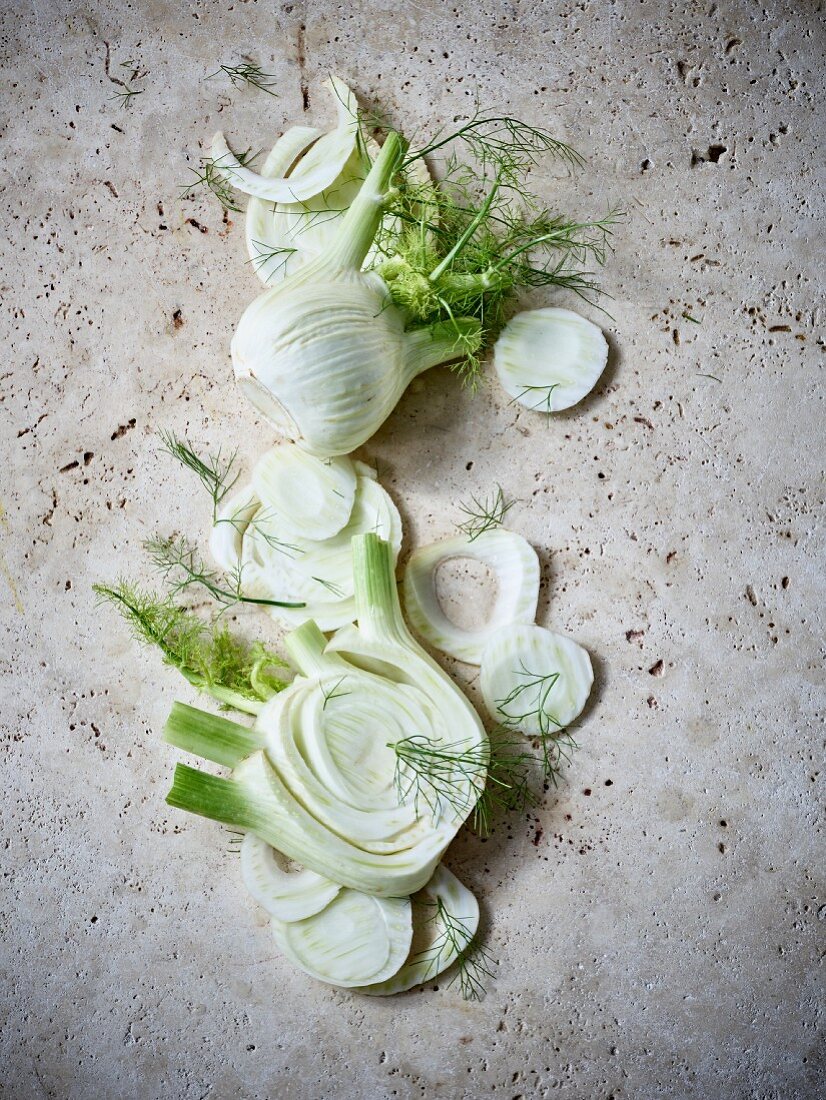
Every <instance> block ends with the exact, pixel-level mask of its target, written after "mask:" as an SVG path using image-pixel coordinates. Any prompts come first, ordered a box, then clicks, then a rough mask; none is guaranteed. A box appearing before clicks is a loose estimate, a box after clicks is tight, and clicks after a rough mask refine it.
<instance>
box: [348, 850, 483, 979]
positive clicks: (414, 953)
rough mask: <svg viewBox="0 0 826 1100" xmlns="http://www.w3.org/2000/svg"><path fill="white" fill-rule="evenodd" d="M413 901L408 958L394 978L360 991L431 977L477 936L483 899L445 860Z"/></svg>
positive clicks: (445, 966)
mask: <svg viewBox="0 0 826 1100" xmlns="http://www.w3.org/2000/svg"><path fill="white" fill-rule="evenodd" d="M410 901H411V903H412V908H413V942H412V943H411V945H410V954H409V956H408V958H407V960H406V962H405V963H404V965H403V966H402V967H401V968H400V969H399V970H397V971H396V973H395V974H394V975H393V976H392V977H391V978H387V979H385V980H384V981H383V982H378V983H375V984H371V985H368V986H365V987H363V988H360V989H359V990H358V992H359V993H369V994H371V995H372V996H374V997H387V996H389V995H390V994H393V993H402V992H404V990H406V989H412V988H413V986H414V985H421V984H422V982H427V981H430V980H431V979H432V978H435V977H436V976H437V975H439V974H441V973H442V972H443V971H445V970H447V969H448V967H449V966H452V964H453V963H454V962H455V961H456V958H457V956H458V955H459V954H460V952H461V951H462V950H463V948H466V947H467V946H468V944H469V943H470V942H471V941H472V939H473V937H474V936H475V934H476V930H477V928H478V927H479V903H478V902H477V900H476V898H475V897H474V896H473V894H472V893H471V892H470V890H468V889H467V888H466V887H465V886H463V885H462V883H461V882H459V880H458V879H457V878H456V876H455V875H454V874H452V873H451V872H450V871H448V869H447V867H445V866H444V864H439V866H438V867H437V868H436V870H435V871H434V872H433V877H432V878H431V880H430V882H428V884H427V886H425V887H424V889H422V890H420V891H419V892H418V893H417V894H414V895H413V897H412V898H411V899H410ZM448 924H449V925H450V927H448Z"/></svg>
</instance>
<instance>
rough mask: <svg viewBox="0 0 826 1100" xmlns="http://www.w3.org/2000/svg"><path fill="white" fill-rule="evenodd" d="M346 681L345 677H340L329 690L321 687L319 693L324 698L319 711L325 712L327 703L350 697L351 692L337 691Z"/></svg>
mask: <svg viewBox="0 0 826 1100" xmlns="http://www.w3.org/2000/svg"><path fill="white" fill-rule="evenodd" d="M346 679H347V677H346V676H342V677H341V679H340V680H338V681H337V682H336V683H335V684H333V686H332V687H331V688H329V689H327V688H324V687H322V689H321V693H322V695H323V696H324V702H323V703H322V704H321V709H322V710H326V709H327V704H328V703H329V702H331V701H332V700H333V699H343V698H344V696H345V695H351V694H352V692H350V691H339V690H338V689H339V688H340V687H341V685H342V684H343V683H344V681H345V680H346Z"/></svg>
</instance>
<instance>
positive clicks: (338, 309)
mask: <svg viewBox="0 0 826 1100" xmlns="http://www.w3.org/2000/svg"><path fill="white" fill-rule="evenodd" d="M403 153H404V144H403V142H402V140H401V139H400V138H399V136H398V135H396V134H390V135H389V136H388V138H387V140H386V141H385V143H384V145H383V146H382V149H381V152H380V153H379V155H378V157H377V158H376V160H375V161H374V163H373V166H372V168H371V169H370V173H369V175H368V176H367V179H366V180H365V182H364V184H363V185H362V187H361V189H360V190H359V193H358V195H357V196H356V198H355V200H354V201H353V203H352V205H351V206H350V208H349V210H348V211H347V213H346V214H345V215H344V217H343V218H341V220H340V222H339V229H338V232H337V234H336V237H335V240H334V241H333V243H332V244H331V245H330V246H329V247H328V248H327V249H325V251H324V252H323V253H322V254H321V255H320V256H318V257H317V258H316V259H314V260H312V261H310V262H309V263H307V264H306V265H305V266H304V267H302V268H301V269H300V270H299V271H297V272H295V274H293V275H290V276H289V277H288V278H286V279H285V280H284V281H283V282H281V283H279V284H277V285H276V286H274V287H272V288H271V289H270V290H267V291H265V292H264V293H263V294H262V295H261V296H260V297H258V298H257V299H256V300H255V301H254V302H253V303H252V305H250V306H249V307H248V308H247V310H246V312H245V313H244V314H243V316H242V317H241V320H240V321H239V323H238V328H237V330H236V333H235V336H234V337H233V340H232V347H231V352H232V360H233V365H234V368H235V375H236V379H237V381H238V384H239V386H240V387H241V389H242V390H243V392H244V393H245V394H246V396H247V397H248V398H249V399H250V400H251V401H252V403H253V404H254V405H255V406H256V407H257V408H258V409H259V410H260V411H261V412H262V413H263V414H264V415H265V416H266V417H267V418H268V419H269V420H270V421H271V422H272V423H273V425H274V426H275V428H276V429H277V431H278V432H279V434H281V435H282V436H284V437H286V438H288V439H291V440H293V441H294V442H297V443H300V444H301V446H303V447H305V448H306V449H307V450H309V451H311V452H313V453H314V454H318V455H320V456H322V457H330V456H334V455H343V454H348V453H349V452H350V451H352V450H354V449H355V448H356V447H358V446H360V445H361V444H362V443H364V442H365V441H366V440H367V439H369V438H370V436H371V435H373V433H374V432H375V431H376V430H377V429H378V428H379V427H380V425H381V424H382V423H383V422H384V420H385V419H386V418H387V416H388V415H389V414H390V412H391V410H392V409H393V408H394V406H395V405H396V403H397V401H398V399H399V398H400V397H401V394H402V393H403V392H404V390H405V389H406V387H407V385H408V383H409V382H410V381H411V380H412V379H413V378H414V377H415V376H416V375H417V374H419V373H421V372H422V371H424V370H427V369H428V368H429V367H432V366H436V365H437V364H438V363H444V362H448V361H450V360H451V359H454V358H456V357H458V356H460V355H462V354H464V353H465V352H466V350H467V347H468V346H472V347H474V348H475V347H478V345H479V340H480V328H479V324H478V322H477V321H472V320H468V321H463V320H462V319H457V320H456V321H455V322H453V323H440V324H436V325H432V326H430V327H428V328H420V329H415V330H412V331H407V330H406V321H405V317H404V315H403V314H402V313H401V311H400V310H399V309H398V308H397V307H396V306H394V305H393V303H392V301H391V299H390V296H389V293H388V291H387V287H386V285H385V283H384V282H383V280H382V279H381V278H380V277H379V276H378V275H376V274H375V273H374V272H363V271H361V266H362V263H363V262H364V259H365V256H366V255H367V253H368V251H369V248H370V246H371V244H372V242H373V239H374V237H375V235H376V232H377V231H378V228H379V224H380V221H381V217H382V211H383V207H384V203H385V199H386V196H387V194H388V191H389V189H390V184H391V180H392V178H393V176H394V174H395V173H396V171H397V169H398V167H399V164H400V162H401V158H402V156H403Z"/></svg>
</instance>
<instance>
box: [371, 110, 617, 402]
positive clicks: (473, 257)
mask: <svg viewBox="0 0 826 1100" xmlns="http://www.w3.org/2000/svg"><path fill="white" fill-rule="evenodd" d="M483 121H486V122H490V123H493V122H494V121H496V122H499V123H502V129H501V131H500V130H498V129H495V128H487V129H486V128H485V127H484V126H483V125H482V124H481V122H479V121H477V123H474V124H472V125H470V124H469V128H468V129H467V134H468V135H470V137H471V140H472V141H473V142H482V144H481V145H480V146H479V148H478V155H477V164H476V165H467V164H462V163H460V162H459V160H458V159H457V158H456V157H455V155H450V156H449V157H448V159H447V161H446V163H445V166H444V175H443V178H442V179H441V181H440V183H439V186H438V187H434V186H432V185H426V184H422V183H420V182H416V181H415V180H413V179H412V177H411V175H410V171H409V168H410V165H411V163H412V162H413V161H415V160H416V159H417V158H418V156H420V155H424V153H429V152H431V151H433V150H434V149H437V148H442V147H443V146H444V145H446V144H448V143H449V142H450V141H452V140H454V138H455V135H452V136H451V137H448V138H445V139H440V140H438V141H436V142H431V143H430V145H428V146H425V148H424V150H423V151H420V152H419V153H418V154H414V155H413V156H412V157H408V160H407V161H406V162H405V163H406V165H407V171H406V173H405V170H404V169H403V170H402V173H401V174H400V176H399V177H398V185H397V189H396V193H395V195H394V197H393V198H392V200H391V201H390V203H389V205H388V209H387V214H386V217H385V220H384V222H383V225H382V228H381V230H380V232H379V234H378V237H377V239H376V252H377V260H376V268H377V270H378V272H379V274H380V275H381V276H382V277H383V278H384V280H385V282H386V283H387V286H388V289H389V291H390V296H391V299H392V300H393V302H394V303H395V304H396V306H398V307H399V308H400V309H401V310H402V311H403V312H404V313H405V314H406V316H407V317H408V318H409V322H408V323H409V326H410V327H411V328H417V327H425V328H427V327H430V326H433V325H435V324H439V323H453V324H454V327H455V329H456V334H457V358H458V357H460V356H462V352H463V349H462V348H461V346H460V343H461V341H460V336H461V331H460V328H459V325H458V324H457V323H456V321H455V319H456V318H474V319H476V320H477V321H478V322H479V323H480V325H481V328H482V335H483V341H482V343H483V345H484V346H487V345H489V344H490V343H491V342H492V340H493V339H494V338H495V337H496V336H497V334H498V332H499V330H500V329H501V328H502V326H503V324H504V321H505V316H506V310H507V306H508V303H509V302H510V301H511V300H512V299H513V297H514V295H515V294H516V293H517V292H518V291H519V290H520V289H524V288H534V287H545V286H549V287H550V286H556V287H560V288H564V289H568V290H573V291H574V292H575V293H577V294H579V295H580V296H581V297H583V298H585V299H586V300H588V301H591V299H592V298H593V296H594V295H595V294H596V293H597V290H598V287H597V284H596V282H595V280H594V278H593V275H592V273H591V272H589V271H587V270H584V268H585V265H586V264H587V263H588V262H590V261H593V262H594V263H596V264H602V263H603V262H604V261H605V258H606V255H607V252H608V251H609V249H610V238H611V233H612V227H613V225H614V224H615V222H616V221H617V219H618V218H619V217H620V215H619V213H617V212H609V214H607V215H606V216H605V217H604V218H601V219H598V220H595V221H589V222H579V221H574V220H571V219H568V218H565V217H563V216H561V215H558V214H552V213H551V212H550V211H548V210H546V209H545V208H544V207H543V206H542V204H541V203H540V201H539V199H538V198H537V196H536V195H534V194H533V193H532V192H531V191H530V190H529V189H528V187H527V186H526V184H525V179H524V177H525V173H526V172H527V170H528V168H529V167H530V164H532V163H533V162H534V159H535V158H537V157H538V156H540V155H541V154H542V153H543V152H552V151H557V152H559V153H560V155H563V154H562V152H561V149H557V145H560V146H561V143H556V141H555V139H553V138H551V137H550V135H547V134H545V135H544V136H543V134H544V132H543V131H539V130H537V129H536V128H534V127H530V126H527V125H525V126H524V127H523V128H522V129H520V125H521V124H517V123H516V122H515V120H512V119H505V120H501V119H500V120H483ZM506 123H507V125H505V124H506ZM514 134H516V135H518V134H522V135H523V139H524V140H521V141H520V140H516V139H514V140H511V138H512V137H513V135H514ZM509 135H510V136H509ZM483 139H484V140H483ZM485 142H488V144H487V146H485V144H484V143H485ZM561 148H564V149H567V146H564V147H561ZM486 150H487V151H486ZM567 159H568V160H569V163H570V164H572V165H577V164H578V163H579V158H578V156H577V155H576V154H573V151H571V155H570V156H567ZM469 350H470V355H468V356H467V357H465V358H464V359H463V361H462V362H460V363H459V364H458V365H457V367H456V369H457V370H458V371H459V372H460V373H462V374H463V375H464V377H465V379H466V380H468V381H470V382H471V383H473V382H474V381H475V379H476V377H477V375H478V371H479V367H480V365H481V364H480V358H479V355H478V353H477V349H476V347H474V348H473V349H469Z"/></svg>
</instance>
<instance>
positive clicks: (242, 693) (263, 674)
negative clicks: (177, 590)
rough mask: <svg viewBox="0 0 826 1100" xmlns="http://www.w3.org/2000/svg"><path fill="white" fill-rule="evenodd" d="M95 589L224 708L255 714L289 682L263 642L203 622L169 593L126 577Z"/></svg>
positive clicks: (146, 640)
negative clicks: (151, 589)
mask: <svg viewBox="0 0 826 1100" xmlns="http://www.w3.org/2000/svg"><path fill="white" fill-rule="evenodd" d="M94 591H95V592H96V594H97V595H98V597H99V599H100V601H101V602H108V603H111V604H112V605H113V606H114V607H115V608H116V609H117V610H118V611H119V612H120V614H121V615H122V616H123V618H124V619H125V620H126V621H127V623H128V624H129V626H130V628H131V630H132V633H133V635H134V636H135V638H136V639H137V640H138V641H139V642H141V643H143V644H145V645H150V646H157V648H158V649H160V651H161V654H162V656H163V660H164V663H165V664H168V665H171V666H172V667H173V668H177V669H178V671H179V672H180V673H181V674H182V675H183V676H184V677H185V679H187V680H188V681H189V683H191V684H192V685H193V687H196V688H198V689H199V690H200V691H204V692H206V693H207V694H209V695H212V696H213V698H215V699H217V700H218V701H219V702H221V703H222V704H223V705H224V706H232V707H234V708H235V709H237V710H243V711H246V712H248V713H256V711H257V710H258V709H260V705H261V704H263V703H264V702H265V701H266V700H267V699H269V698H270V697H271V696H273V695H274V694H275V693H276V692H278V691H281V689H282V688H284V687H285V686H286V681H285V680H283V679H282V678H281V676H280V674H279V673H280V670H281V669H286V668H288V666H287V664H286V662H284V661H283V660H282V659H281V658H280V657H279V656H278V654H276V653H273V652H272V651H271V650H268V649H266V648H265V647H264V646H263V645H262V644H261V643H260V642H255V643H253V644H252V645H247V644H246V643H245V642H243V641H241V640H240V639H238V638H236V637H234V636H233V635H232V634H230V632H229V631H228V630H227V628H226V627H223V626H218V625H217V624H215V623H207V622H205V621H204V620H203V619H201V618H199V616H197V615H195V614H193V613H192V612H191V611H187V610H186V609H185V608H183V607H179V606H178V605H177V604H175V603H173V601H172V599H171V598H170V597H169V596H157V595H156V594H155V593H153V592H149V591H146V590H145V589H142V588H140V587H138V586H137V585H134V584H130V583H129V582H128V581H125V580H121V581H118V582H117V584H115V585H113V586H109V585H103V584H96V585H94Z"/></svg>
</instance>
